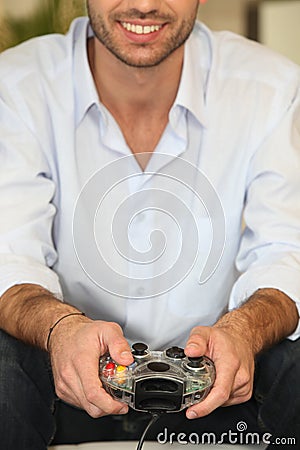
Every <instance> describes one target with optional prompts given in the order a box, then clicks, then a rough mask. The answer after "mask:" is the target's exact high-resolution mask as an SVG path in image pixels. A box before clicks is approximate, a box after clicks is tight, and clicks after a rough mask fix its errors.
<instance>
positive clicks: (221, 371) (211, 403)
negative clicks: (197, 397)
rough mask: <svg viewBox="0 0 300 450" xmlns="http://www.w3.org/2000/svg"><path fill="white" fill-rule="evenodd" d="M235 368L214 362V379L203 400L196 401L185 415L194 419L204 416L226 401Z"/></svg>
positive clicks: (234, 374)
mask: <svg viewBox="0 0 300 450" xmlns="http://www.w3.org/2000/svg"><path fill="white" fill-rule="evenodd" d="M236 373H237V368H236V367H235V366H231V365H230V364H228V363H226V362H223V361H222V362H219V361H217V362H216V380H215V383H214V385H213V387H212V389H211V391H210V393H209V395H208V396H207V398H206V399H205V400H203V401H202V402H201V403H198V404H196V405H194V406H192V407H190V408H189V409H188V410H187V413H186V415H187V417H188V418H190V419H196V418H197V417H204V416H206V415H208V414H210V413H211V412H212V411H214V410H215V409H216V408H219V407H220V406H222V405H223V404H224V403H226V402H227V401H228V400H229V398H230V396H231V392H232V389H233V385H234V380H235V376H236Z"/></svg>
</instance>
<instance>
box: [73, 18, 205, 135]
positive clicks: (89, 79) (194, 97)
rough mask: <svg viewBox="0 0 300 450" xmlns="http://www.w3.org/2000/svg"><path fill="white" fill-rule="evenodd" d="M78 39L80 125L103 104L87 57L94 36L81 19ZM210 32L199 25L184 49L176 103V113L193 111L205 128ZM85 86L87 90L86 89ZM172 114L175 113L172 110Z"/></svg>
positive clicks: (77, 116)
mask: <svg viewBox="0 0 300 450" xmlns="http://www.w3.org/2000/svg"><path fill="white" fill-rule="evenodd" d="M78 25H79V26H78V29H77V30H76V32H75V36H74V40H75V41H76V45H75V46H74V74H73V75H74V82H75V105H76V111H75V119H76V125H78V124H79V123H80V121H81V120H82V118H83V117H84V115H85V113H86V112H87V110H88V109H89V108H90V107H91V106H92V105H94V104H99V97H98V93H97V90H96V87H95V83H94V80H93V76H92V73H91V69H90V66H89V61H88V54H87V39H88V38H89V37H92V36H93V32H92V29H91V27H90V25H89V22H88V19H87V18H84V19H80V22H79V24H78ZM207 34H208V33H207V29H206V27H205V26H203V25H202V24H199V23H198V22H197V23H196V25H195V28H194V30H193V33H192V34H191V36H190V37H189V39H188V40H187V42H186V44H185V50H184V62H183V69H182V75H181V80H180V85H179V89H178V93H177V96H176V100H175V102H174V105H173V107H172V110H173V111H175V109H176V107H177V106H181V107H183V108H185V109H187V110H188V111H190V112H191V113H192V114H193V115H194V116H195V117H196V119H197V120H198V121H199V122H200V123H201V124H202V125H203V126H204V127H205V126H206V125H207V119H206V113H205V93H206V85H207V79H208V73H209V66H210V64H211V54H210V53H211V52H210V50H209V42H208V36H207ZM83 86H84V87H85V89H83ZM171 115H172V111H171Z"/></svg>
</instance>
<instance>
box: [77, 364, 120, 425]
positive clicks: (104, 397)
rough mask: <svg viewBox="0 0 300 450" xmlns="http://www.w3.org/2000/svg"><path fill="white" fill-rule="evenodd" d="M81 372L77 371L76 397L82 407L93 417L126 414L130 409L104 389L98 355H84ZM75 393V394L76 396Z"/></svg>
mask: <svg viewBox="0 0 300 450" xmlns="http://www.w3.org/2000/svg"><path fill="white" fill-rule="evenodd" d="M80 368H81V370H80V371H77V380H78V383H77V386H76V390H75V392H76V397H77V399H78V400H79V403H80V406H81V407H82V408H83V409H85V410H86V411H87V413H88V414H89V415H90V416H92V417H100V416H103V415H108V414H125V413H127V412H128V407H127V406H126V405H124V404H123V403H121V402H119V401H116V400H114V399H113V398H112V397H111V396H110V395H109V394H108V393H107V392H106V391H105V390H104V389H103V387H102V383H101V381H100V378H99V360H98V355H95V356H94V357H92V356H91V355H88V356H86V355H84V356H81V358H80ZM75 392H74V394H75Z"/></svg>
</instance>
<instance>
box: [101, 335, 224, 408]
mask: <svg viewBox="0 0 300 450" xmlns="http://www.w3.org/2000/svg"><path fill="white" fill-rule="evenodd" d="M132 355H133V358H134V362H133V363H132V364H131V365H130V366H122V365H120V364H117V363H116V362H115V361H114V360H113V359H112V358H111V357H110V355H108V354H106V355H104V356H103V357H102V358H101V359H100V379H101V381H102V384H103V387H104V388H105V390H106V391H107V392H108V393H109V394H110V395H111V396H112V397H114V398H115V399H116V400H119V401H121V402H124V403H126V404H127V405H129V406H130V407H131V408H133V409H134V410H136V411H143V412H178V411H181V410H183V409H185V408H187V407H189V406H191V405H194V404H195V403H199V402H201V401H202V400H203V399H204V398H205V397H206V396H207V395H208V393H209V391H210V389H211V387H212V385H213V383H214V381H215V376H216V372H215V366H214V363H213V361H212V360H211V359H209V358H208V357H207V356H201V357H199V358H189V357H187V356H186V355H185V353H184V350H183V349H182V348H180V347H171V348H168V349H167V350H165V351H150V350H149V349H148V346H147V345H146V344H143V343H136V344H133V346H132Z"/></svg>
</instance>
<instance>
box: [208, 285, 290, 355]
mask: <svg viewBox="0 0 300 450" xmlns="http://www.w3.org/2000/svg"><path fill="white" fill-rule="evenodd" d="M298 320H299V315H298V311H297V307H296V305H295V303H294V302H293V301H292V300H291V299H290V298H289V297H288V296H287V295H285V294H284V293H283V292H281V291H279V290H276V289H259V290H258V291H256V292H255V293H254V294H253V295H252V296H251V297H250V298H249V299H248V300H247V301H246V302H245V303H244V304H243V305H242V306H241V307H239V308H237V309H235V310H233V311H230V312H229V313H227V314H225V315H224V316H222V317H221V318H220V319H219V320H218V321H217V323H216V324H215V325H214V327H217V328H218V327H222V328H227V329H228V330H231V332H232V333H234V334H236V335H237V336H240V337H241V338H244V339H245V340H247V341H248V342H249V347H252V351H253V353H254V354H257V353H259V352H260V351H262V350H264V349H266V348H268V347H271V346H272V345H275V344H276V343H278V342H280V341H281V340H282V339H284V338H286V337H287V336H289V335H290V334H292V333H293V331H294V330H295V329H296V327H297V325H298Z"/></svg>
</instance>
